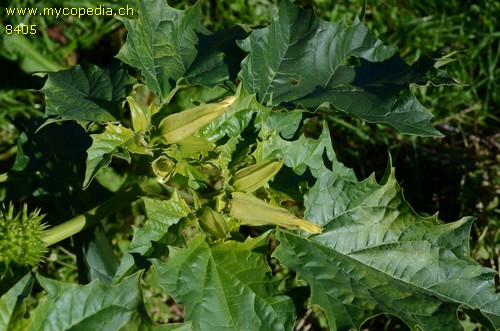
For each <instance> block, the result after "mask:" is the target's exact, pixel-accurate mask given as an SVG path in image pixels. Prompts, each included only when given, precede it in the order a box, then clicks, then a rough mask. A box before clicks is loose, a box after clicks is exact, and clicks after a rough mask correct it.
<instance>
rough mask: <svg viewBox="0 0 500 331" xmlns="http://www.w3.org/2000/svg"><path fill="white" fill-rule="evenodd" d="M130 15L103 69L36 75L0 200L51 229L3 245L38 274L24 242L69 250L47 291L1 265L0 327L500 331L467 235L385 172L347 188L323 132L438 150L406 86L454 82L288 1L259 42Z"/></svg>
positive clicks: (359, 29)
mask: <svg viewBox="0 0 500 331" xmlns="http://www.w3.org/2000/svg"><path fill="white" fill-rule="evenodd" d="M138 9H139V14H138V17H137V18H134V19H132V18H122V19H121V20H122V22H123V24H124V26H125V27H126V29H127V30H128V34H127V39H126V42H125V44H124V45H123V47H122V48H121V50H120V51H119V53H118V55H117V56H116V58H117V61H115V62H114V63H112V64H111V65H109V66H107V67H105V68H101V67H99V66H97V65H94V64H91V63H89V62H86V61H83V62H81V63H80V64H79V65H76V66H73V67H72V68H70V69H67V70H61V71H57V72H53V73H49V74H48V75H47V78H46V80H45V82H44V86H43V88H41V92H42V93H43V94H44V96H45V102H46V106H45V118H44V119H43V121H41V120H40V121H34V123H32V127H30V128H28V129H27V130H26V131H25V132H24V133H22V134H21V135H20V137H19V140H18V145H17V157H16V161H15V164H14V165H13V167H12V169H11V170H10V171H8V172H7V173H5V174H3V175H2V177H1V180H2V191H1V192H2V194H3V196H2V200H10V201H23V200H25V199H26V198H27V197H32V198H31V199H30V201H32V202H33V204H34V205H37V206H40V208H41V210H42V211H43V210H44V208H47V209H50V208H51V207H52V208H55V210H56V212H54V213H51V214H49V215H47V216H46V217H45V218H43V217H41V216H39V211H38V210H37V211H35V212H32V213H31V214H29V213H28V212H27V210H26V209H23V211H22V212H19V213H18V214H16V213H15V212H14V211H13V210H12V207H8V208H7V207H4V208H5V211H3V213H2V214H0V216H1V217H2V219H1V222H2V223H1V224H0V226H1V227H2V229H9V231H8V232H7V231H3V232H2V234H1V237H0V245H4V246H5V247H7V246H8V245H7V244H8V243H11V241H12V240H14V239H15V238H14V236H13V234H14V233H24V232H23V231H26V228H29V227H30V226H31V227H32V228H34V229H35V230H36V231H35V230H33V231H32V232H30V233H31V236H36V237H37V238H36V239H37V242H36V245H37V246H36V248H37V250H36V253H37V254H38V255H37V258H39V255H40V252H43V248H40V247H39V246H40V242H43V243H45V244H46V245H47V246H50V245H52V244H54V243H57V242H60V241H61V240H64V239H67V238H68V237H70V236H71V239H68V240H66V241H63V242H62V243H63V244H62V246H61V249H65V248H64V247H65V246H66V247H67V246H68V245H69V246H72V247H74V248H75V252H76V256H75V257H74V258H75V260H76V262H77V266H78V270H77V272H78V280H75V282H67V281H62V280H57V279H53V278H50V277H47V275H45V276H44V272H43V269H44V268H45V269H49V268H51V263H52V262H56V261H51V260H50V259H49V260H48V261H47V262H46V264H45V265H44V264H41V265H40V266H39V267H38V270H36V269H34V270H31V271H30V270H29V268H27V267H26V266H25V265H16V269H15V272H12V270H14V269H12V268H13V265H15V264H16V263H17V262H18V261H16V259H15V258H13V257H12V255H8V254H5V253H3V252H0V254H2V255H0V257H1V260H0V262H1V263H2V265H1V267H2V268H3V269H2V273H1V275H2V288H1V290H2V293H3V295H2V297H1V298H0V326H1V328H2V329H6V330H10V329H28V330H45V329H58V330H67V329H92V328H95V327H99V328H100V329H104V330H121V329H124V330H125V329H130V330H240V329H246V330H292V329H294V327H296V326H297V323H298V322H299V321H298V316H299V315H300V314H302V312H303V311H304V310H305V309H307V308H308V307H311V306H314V307H319V308H317V309H316V311H319V310H321V311H323V314H324V316H325V322H326V323H327V327H328V328H329V329H330V330H349V329H359V328H360V327H361V325H362V324H363V323H364V322H365V321H366V320H368V319H370V318H371V317H373V316H376V315H379V314H391V315H394V316H397V317H398V318H399V319H401V320H402V321H403V322H404V323H405V324H406V325H407V326H408V327H409V328H410V329H412V330H417V329H423V330H440V329H442V328H443V325H445V326H446V328H447V329H448V330H462V329H463V326H462V323H461V321H460V320H459V319H458V318H457V314H458V312H459V311H460V314H467V315H468V316H470V317H471V318H472V319H474V320H475V321H477V322H479V323H481V324H482V325H483V326H484V327H485V328H486V329H489V330H496V329H497V328H500V296H499V295H498V293H496V291H495V283H494V277H495V275H496V273H495V271H494V270H492V269H489V268H486V267H483V266H481V265H479V264H478V263H476V262H474V261H472V260H471V259H470V252H469V244H468V240H469V233H470V229H471V225H472V222H473V218H472V217H464V218H461V219H459V220H457V221H455V222H450V223H446V224H445V223H442V222H440V221H439V220H438V217H437V214H436V215H432V216H421V215H419V214H417V213H416V212H415V211H414V210H413V209H412V208H411V206H410V205H409V204H408V202H407V201H406V200H405V199H404V196H403V192H402V189H401V187H400V186H399V184H398V182H397V181H396V178H395V169H394V167H393V165H392V161H391V159H390V157H389V161H388V165H387V169H386V171H385V174H384V175H383V176H382V177H381V178H380V179H378V180H377V179H376V178H375V175H371V176H369V177H367V178H365V179H362V180H359V179H358V178H357V176H356V175H355V173H354V171H353V170H352V169H351V168H349V167H346V166H345V165H344V164H343V163H342V162H340V161H339V160H338V158H337V156H336V153H335V151H334V149H333V147H332V139H331V135H330V131H329V123H328V122H327V121H322V120H321V118H332V117H335V118H338V117H341V116H347V117H356V118H360V119H362V120H364V121H367V122H370V123H381V124H385V125H388V126H391V127H393V128H395V129H397V130H398V131H399V132H401V133H403V134H410V135H416V136H422V137H440V136H442V134H441V133H440V132H439V131H438V130H436V129H435V128H434V127H433V126H432V125H431V124H430V118H431V114H430V113H429V112H428V110H427V109H425V108H424V107H423V106H422V105H421V104H420V103H419V101H418V100H417V98H416V97H415V95H414V93H413V92H412V91H411V89H410V88H411V86H413V85H422V86H427V85H445V84H452V83H454V80H453V79H452V78H451V77H450V76H449V75H448V74H447V73H446V72H444V71H442V70H440V69H439V67H440V65H441V64H442V62H443V61H445V60H446V59H436V58H431V57H428V56H422V57H420V58H418V59H417V60H416V61H415V62H414V63H413V64H411V65H409V64H407V63H406V62H405V61H404V60H403V59H401V57H400V54H399V53H398V52H397V49H395V48H394V47H390V46H386V45H383V44H382V43H381V42H380V41H379V40H378V39H376V38H375V37H373V36H372V35H371V34H370V32H369V30H368V28H367V27H366V26H365V25H364V24H363V23H362V22H361V21H360V20H359V19H355V20H354V22H353V23H352V24H350V25H346V24H344V23H343V22H341V23H330V22H327V21H324V20H321V19H319V18H318V17H317V16H315V15H314V14H313V12H312V11H309V10H303V9H301V8H300V7H298V6H297V5H294V4H292V3H291V2H289V1H286V0H285V1H282V2H281V3H280V5H279V8H278V9H277V12H276V13H275V14H274V15H273V17H272V19H271V22H270V23H269V25H268V26H266V27H257V28H250V27H248V26H245V25H240V26H235V27H232V28H229V29H224V30H219V31H216V32H212V31H209V30H208V29H207V28H206V27H205V26H203V25H202V24H201V18H202V8H201V5H200V4H196V5H194V6H192V7H189V8H187V9H185V10H179V9H174V8H172V7H170V6H169V5H167V4H166V2H165V1H163V0H141V1H140V3H139V5H138ZM315 125H316V127H318V126H319V127H320V130H319V132H316V131H314V130H313V131H312V133H311V130H309V129H310V128H311V127H314V126H315ZM124 208H125V209H124ZM123 209H124V210H125V211H122V213H124V215H121V216H122V217H121V218H122V219H127V217H128V220H127V222H126V223H125V224H119V223H117V222H115V219H114V217H113V215H116V214H117V213H119V212H120V210H123ZM141 214H144V215H145V220H143V219H141V217H140V215H141ZM75 215H77V216H75ZM134 217H135V218H134ZM67 219H70V220H69V221H66V222H61V220H67ZM19 220H23V222H20V221H19ZM41 222H46V223H47V224H50V226H51V227H50V228H48V229H45V225H42V224H41ZM13 224H14V225H18V227H17V229H15V230H10V229H13ZM25 224H27V225H25ZM130 225H132V229H133V233H132V234H131V235H130V237H125V238H121V239H120V241H119V242H112V243H110V241H109V239H108V238H107V236H106V234H107V233H110V232H111V233H112V232H122V230H123V229H118V228H117V227H118V226H123V227H129V226H130ZM33 233H36V235H34V234H33ZM22 239H23V240H25V238H24V237H22ZM113 244H115V245H116V246H113ZM4 246H0V247H4ZM11 246H12V245H11ZM116 247H119V248H120V249H116ZM26 260H30V259H29V257H28V258H27V259H26ZM61 262H63V261H61ZM23 271H24V272H23ZM64 276H65V275H61V278H63V277H64ZM66 276H67V275H66ZM77 281H78V283H79V284H77ZM34 287H35V288H36V291H35V289H34ZM40 288H41V289H43V291H40V290H39V289H40ZM31 293H36V294H37V295H38V296H39V297H38V298H37V300H36V302H35V303H34V304H32V306H29V298H30V295H31ZM147 293H149V294H150V296H151V295H153V294H152V293H158V294H157V295H158V296H163V297H164V296H166V295H168V296H169V297H171V298H172V299H173V300H175V302H176V303H177V304H178V305H182V306H183V307H184V312H183V318H182V321H179V322H177V323H163V322H165V321H161V320H159V319H156V318H155V316H154V315H153V314H151V312H150V311H149V310H148V307H149V306H150V304H151V302H150V301H151V300H148V299H147V297H148V295H145V294H147ZM155 295H156V294H155ZM30 299H31V300H34V299H33V298H32V297H31V298H30ZM27 305H28V309H29V314H27V313H26V309H27ZM158 309H161V308H158Z"/></svg>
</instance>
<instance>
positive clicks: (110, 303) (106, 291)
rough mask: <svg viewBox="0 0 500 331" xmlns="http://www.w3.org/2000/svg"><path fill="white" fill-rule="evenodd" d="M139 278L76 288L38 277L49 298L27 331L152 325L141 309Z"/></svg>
mask: <svg viewBox="0 0 500 331" xmlns="http://www.w3.org/2000/svg"><path fill="white" fill-rule="evenodd" d="M140 275H141V273H136V274H134V275H132V276H129V277H127V278H125V279H123V281H122V282H121V283H119V284H117V285H114V286H106V285H102V284H100V282H99V281H94V282H92V283H89V284H87V285H76V284H69V283H62V282H59V281H56V280H52V279H49V278H45V277H43V276H41V275H37V280H38V282H39V283H40V285H41V286H42V287H43V288H44V289H45V291H47V294H48V297H47V298H45V300H43V301H42V302H41V303H40V306H39V307H38V309H37V311H36V313H35V316H34V317H33V320H32V323H31V324H30V326H29V328H28V330H30V331H31V330H33V331H34V330H103V331H104V330H109V331H116V330H138V329H139V325H140V324H141V323H146V324H147V323H148V322H145V321H149V317H148V316H147V314H146V313H145V312H143V311H141V310H140V309H139V308H140V307H141V305H142V304H143V303H142V291H141V287H140V284H139V280H140Z"/></svg>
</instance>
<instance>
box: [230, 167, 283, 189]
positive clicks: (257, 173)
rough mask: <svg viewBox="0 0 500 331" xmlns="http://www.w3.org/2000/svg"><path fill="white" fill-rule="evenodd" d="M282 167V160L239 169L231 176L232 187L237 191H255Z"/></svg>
mask: <svg viewBox="0 0 500 331" xmlns="http://www.w3.org/2000/svg"><path fill="white" fill-rule="evenodd" d="M282 166H283V160H268V161H264V162H259V163H256V164H252V165H251V166H248V167H245V168H243V169H240V170H238V171H237V172H236V173H235V174H234V176H233V187H234V189H235V190H237V191H243V192H253V191H256V190H257V189H259V188H261V187H262V186H264V185H265V184H266V183H267V182H268V181H269V180H270V179H271V178H273V177H274V175H276V174H277V173H278V171H280V169H281V167H282Z"/></svg>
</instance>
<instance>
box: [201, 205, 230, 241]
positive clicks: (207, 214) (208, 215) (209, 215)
mask: <svg viewBox="0 0 500 331" xmlns="http://www.w3.org/2000/svg"><path fill="white" fill-rule="evenodd" d="M200 226H201V228H202V229H203V230H204V231H206V232H208V233H210V234H211V235H213V236H215V237H218V238H226V236H227V233H228V232H229V226H228V225H227V222H226V220H225V219H224V217H222V215H221V214H220V213H218V212H216V211H215V210H213V209H212V208H210V207H204V208H203V210H202V212H201V216H200Z"/></svg>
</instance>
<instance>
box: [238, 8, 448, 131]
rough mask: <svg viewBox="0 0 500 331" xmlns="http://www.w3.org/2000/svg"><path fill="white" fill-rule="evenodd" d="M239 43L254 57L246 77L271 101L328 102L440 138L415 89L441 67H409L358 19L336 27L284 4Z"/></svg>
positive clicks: (245, 65) (246, 64) (252, 89)
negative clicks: (411, 86) (269, 18)
mask: <svg viewBox="0 0 500 331" xmlns="http://www.w3.org/2000/svg"><path fill="white" fill-rule="evenodd" d="M239 44H240V47H241V48H242V49H243V50H245V51H246V52H248V53H249V54H248V56H247V57H246V58H245V59H244V61H243V62H242V69H241V72H240V74H239V77H240V80H241V81H242V82H243V87H244V89H245V90H246V91H247V92H248V93H256V94H257V99H258V100H259V101H260V102H262V103H264V104H268V105H273V106H276V105H284V106H287V107H289V106H293V107H297V106H298V105H303V106H305V107H307V108H308V109H310V110H316V109H317V108H318V107H320V106H322V105H323V104H325V103H329V104H331V105H333V106H334V107H335V108H336V109H340V110H342V111H344V112H347V113H349V114H352V115H355V116H358V117H361V118H362V119H365V120H367V121H369V122H383V123H388V124H390V125H392V126H394V127H395V128H397V129H398V130H399V131H401V132H403V133H408V134H417V135H423V136H441V134H440V133H439V132H438V131H437V130H436V129H434V128H433V127H432V126H431V125H430V123H429V119H430V118H431V114H430V113H429V112H428V111H427V110H426V109H425V108H424V107H423V106H422V105H420V103H419V102H418V101H417V100H416V98H415V97H414V96H413V94H412V93H411V92H410V90H409V85H410V84H412V83H423V81H422V80H423V78H425V77H426V76H429V75H426V72H427V71H429V70H434V68H433V67H432V66H431V67H429V66H409V65H407V64H406V63H405V62H404V61H402V60H401V59H400V58H399V55H397V54H395V53H396V49H394V48H391V47H388V46H383V45H382V44H381V42H380V41H379V40H377V39H376V38H374V37H373V36H372V35H371V34H370V33H369V31H368V28H367V27H366V26H365V25H363V24H362V23H361V22H360V21H359V20H355V22H354V23H353V24H352V25H351V26H346V25H345V24H344V23H342V22H341V23H329V22H326V21H323V20H321V19H319V18H318V17H316V16H315V15H314V14H313V12H312V11H305V10H302V9H300V8H299V7H297V6H295V5H293V4H291V3H290V2H289V1H282V2H281V5H280V8H279V12H278V14H277V15H275V16H274V17H273V20H272V22H271V24H270V25H269V26H268V27H266V28H263V29H260V30H254V31H253V32H252V34H251V35H250V36H249V37H248V38H246V39H245V40H243V41H242V42H240V43H239ZM357 61H358V62H360V63H358V64H357V65H356V62H357ZM351 63H354V64H351Z"/></svg>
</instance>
